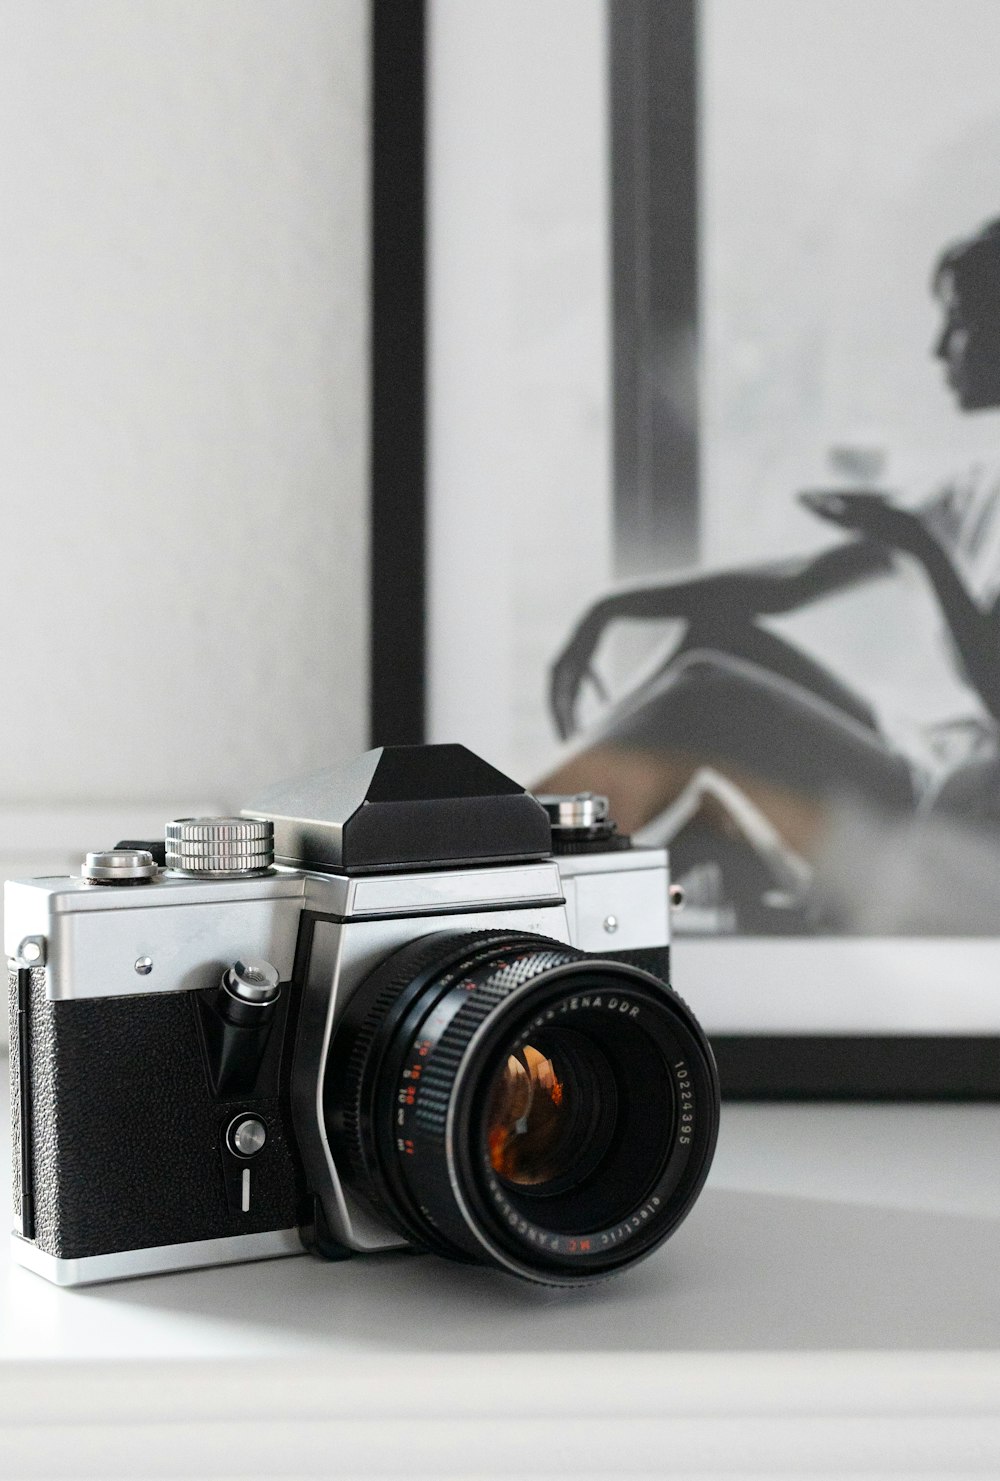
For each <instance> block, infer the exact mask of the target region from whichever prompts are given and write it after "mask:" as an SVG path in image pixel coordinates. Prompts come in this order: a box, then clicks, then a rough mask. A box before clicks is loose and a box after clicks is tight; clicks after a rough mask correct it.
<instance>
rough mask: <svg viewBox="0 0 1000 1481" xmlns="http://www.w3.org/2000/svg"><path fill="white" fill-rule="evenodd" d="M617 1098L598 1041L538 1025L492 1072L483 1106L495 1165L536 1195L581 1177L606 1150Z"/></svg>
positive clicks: (512, 1181) (509, 1179)
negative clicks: (490, 1082)
mask: <svg viewBox="0 0 1000 1481" xmlns="http://www.w3.org/2000/svg"><path fill="white" fill-rule="evenodd" d="M616 1105H617V1092H616V1089H615V1079H614V1075H613V1073H612V1070H611V1066H610V1065H609V1063H608V1060H607V1058H606V1056H605V1055H604V1054H603V1053H602V1052H601V1050H600V1049H599V1048H598V1047H597V1045H596V1044H594V1043H592V1042H591V1041H590V1040H589V1039H587V1038H585V1037H584V1035H582V1034H578V1033H574V1032H573V1031H572V1030H566V1029H555V1030H551V1029H550V1030H545V1029H543V1030H541V1031H540V1032H538V1033H537V1034H535V1035H533V1037H532V1039H531V1041H530V1042H528V1043H526V1044H523V1045H520V1046H519V1047H517V1048H516V1049H512V1050H511V1052H510V1053H509V1054H508V1055H507V1057H506V1059H505V1060H504V1061H503V1062H502V1063H501V1064H500V1066H499V1068H498V1069H497V1071H496V1073H495V1074H494V1077H493V1082H492V1084H491V1086H490V1089H489V1092H488V1095H487V1111H486V1140H487V1146H488V1148H489V1158H490V1165H491V1167H492V1168H493V1171H494V1172H495V1173H496V1174H497V1176H498V1177H501V1178H502V1179H503V1180H504V1182H506V1183H508V1184H510V1185H511V1186H513V1187H517V1188H523V1189H530V1190H531V1191H532V1192H533V1193H535V1194H537V1195H539V1196H543V1195H545V1194H554V1193H557V1192H559V1191H561V1190H562V1189H564V1188H565V1187H567V1186H568V1185H570V1184H573V1183H576V1182H579V1181H581V1180H582V1179H583V1178H584V1177H586V1176H587V1175H588V1174H589V1173H590V1172H591V1171H592V1170H593V1168H594V1167H595V1166H596V1165H597V1164H598V1163H599V1162H600V1160H601V1158H602V1156H603V1154H604V1153H605V1152H606V1151H607V1148H608V1144H609V1142H610V1140H611V1136H612V1133H613V1130H614V1126H615V1120H616V1114H615V1113H616Z"/></svg>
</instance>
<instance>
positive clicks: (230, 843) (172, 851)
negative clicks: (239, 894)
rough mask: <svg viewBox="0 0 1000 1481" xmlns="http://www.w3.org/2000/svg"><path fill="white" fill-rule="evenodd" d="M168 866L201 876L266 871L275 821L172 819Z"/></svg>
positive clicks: (237, 876) (222, 876)
mask: <svg viewBox="0 0 1000 1481" xmlns="http://www.w3.org/2000/svg"><path fill="white" fill-rule="evenodd" d="M166 845H167V868H168V869H178V870H180V871H181V872H182V873H183V874H192V875H195V876H197V877H199V878H203V879H240V878H244V877H246V876H247V875H254V874H267V873H268V871H269V870H270V868H271V866H272V864H273V863H274V824H273V823H271V822H267V821H264V820H262V819H260V818H175V819H174V821H173V822H172V823H168V824H167V831H166Z"/></svg>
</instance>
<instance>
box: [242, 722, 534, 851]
mask: <svg viewBox="0 0 1000 1481" xmlns="http://www.w3.org/2000/svg"><path fill="white" fill-rule="evenodd" d="M243 812H244V816H247V817H255V818H267V819H269V820H270V821H271V822H273V824H274V856H275V862H276V863H279V864H289V865H292V866H296V867H299V868H305V869H316V870H321V871H330V872H336V873H341V874H379V873H385V872H389V871H394V870H397V871H398V870H399V869H400V868H401V867H403V866H407V867H409V868H411V869H412V868H416V869H438V868H442V867H453V866H455V865H457V864H490V863H503V862H506V861H508V860H510V861H514V860H521V859H543V858H546V857H547V856H548V855H549V854H550V853H551V852H552V830H551V825H550V822H549V818H548V815H547V813H546V812H545V810H544V808H543V807H542V806H541V804H540V803H539V802H538V801H537V800H536V799H535V798H534V797H533V796H532V795H531V794H530V793H529V792H526V791H525V789H524V788H523V787H522V786H520V785H519V784H518V783H517V782H515V781H512V780H511V778H510V777H508V776H505V775H504V773H503V772H502V771H498V770H497V768H496V767H495V766H490V765H489V764H488V762H486V761H483V760H481V759H480V757H478V756H476V755H475V754H474V753H473V752H472V751H470V750H468V749H467V748H466V747H465V746H460V745H431V746H379V747H377V748H376V749H375V750H372V751H366V752H365V753H364V754H363V755H362V756H359V757H358V758H357V759H356V760H355V761H352V762H351V763H350V764H349V765H347V766H344V767H328V768H326V769H324V770H323V771H317V772H314V773H313V774H312V775H310V776H307V777H305V778H302V779H300V780H298V781H295V782H284V783H281V784H280V785H278V786H276V787H273V788H270V789H269V790H268V791H266V792H264V793H263V794H262V795H261V796H260V798H259V799H258V800H257V801H256V802H255V803H254V804H253V805H251V806H250V807H247V808H244V809H243Z"/></svg>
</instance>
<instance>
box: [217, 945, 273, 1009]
mask: <svg viewBox="0 0 1000 1481" xmlns="http://www.w3.org/2000/svg"><path fill="white" fill-rule="evenodd" d="M278 983H279V977H278V970H277V968H276V967H272V966H271V963H270V962H265V961H263V960H262V959H261V958H260V957H244V958H243V959H242V960H241V961H238V962H234V963H233V965H232V966H231V967H228V968H227V969H226V971H225V972H224V973H223V975H222V986H223V987H224V988H225V990H226V992H227V993H228V994H229V996H230V997H231V998H237V999H238V1000H239V1001H240V1002H241V1003H252V1004H253V1006H254V1007H255V1008H263V1007H264V1006H265V1005H266V1004H268V1003H273V1002H274V1000H275V998H276V997H277V996H278V993H279V991H280V989H279V986H278Z"/></svg>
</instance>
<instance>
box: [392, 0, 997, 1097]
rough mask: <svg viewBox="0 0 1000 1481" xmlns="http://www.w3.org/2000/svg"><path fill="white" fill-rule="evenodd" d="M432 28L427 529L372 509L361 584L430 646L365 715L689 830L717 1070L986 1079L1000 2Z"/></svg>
mask: <svg viewBox="0 0 1000 1481" xmlns="http://www.w3.org/2000/svg"><path fill="white" fill-rule="evenodd" d="M426 23H427V24H426V34H425V41H426V45H425V48H424V52H425V57H424V63H425V65H424V67H423V69H422V76H423V78H424V81H425V83H426V120H427V128H426V136H425V138H426V152H425V163H426V170H425V174H424V177H423V179H424V195H425V202H426V204H425V220H426V225H427V232H426V262H425V264H423V265H422V269H421V284H422V285H424V284H425V285H426V294H427V296H426V314H425V318H424V334H425V342H424V345H423V349H424V352H425V356H424V359H423V361H422V363H423V365H424V366H425V373H424V378H423V380H422V381H421V382H420V385H419V386H418V387H416V388H414V387H411V391H413V390H415V391H416V394H417V396H418V399H419V409H420V414H419V415H415V416H414V418H413V422H412V427H413V431H414V436H418V435H419V436H421V437H423V436H424V435H426V446H425V447H424V445H423V444H421V448H422V450H423V451H425V453H426V456H425V457H423V458H421V459H420V460H419V461H420V466H421V469H422V475H421V478H420V480H419V481H418V485H417V487H416V489H414V486H413V484H412V483H411V485H409V486H408V488H407V491H406V497H414V498H416V500H417V504H418V506H419V508H420V509H421V510H422V511H423V517H424V519H425V541H424V545H425V549H424V552H423V555H422V558H421V553H420V552H419V551H417V550H415V549H413V548H412V545H411V547H410V548H409V549H408V550H406V551H405V552H400V551H398V549H397V550H396V551H395V552H394V551H393V550H391V549H390V548H389V547H390V546H391V545H392V541H391V540H390V539H387V540H386V541H385V542H383V544H382V545H381V546H380V544H379V541H378V539H377V538H376V544H375V550H374V556H375V564H374V581H375V588H376V589H375V591H374V593H373V595H374V601H375V607H376V611H377V610H378V604H379V603H380V602H385V601H386V600H390V601H391V600H392V594H393V592H394V591H403V590H404V587H403V586H402V585H400V584H399V583H400V582H403V581H405V580H406V579H409V581H410V588H409V597H408V599H407V600H405V601H400V602H399V603H398V605H397V607H396V609H395V611H394V616H393V619H392V620H393V621H394V622H396V623H399V624H403V625H407V624H408V625H409V632H410V634H411V635H412V633H413V632H414V631H417V630H419V644H420V652H419V653H413V652H412V650H411V662H410V664H409V665H407V666H406V667H405V672H404V673H401V670H400V666H399V661H398V650H397V653H396V661H395V664H393V663H391V662H390V661H389V660H388V659H387V660H386V661H385V662H383V663H382V665H381V666H380V665H379V663H376V664H375V670H374V673H373V686H374V688H375V691H376V694H382V696H383V710H382V716H381V719H382V725H381V734H379V735H378V739H380V740H383V741H384V740H385V739H387V738H391V737H387V735H386V734H385V726H386V724H387V723H388V724H389V725H390V727H391V726H393V725H395V726H397V727H398V730H397V734H398V735H399V738H407V739H420V738H426V739H429V740H461V741H463V742H464V743H465V744H467V745H469V746H470V747H471V748H472V749H473V750H476V751H478V752H480V753H481V754H482V755H484V756H486V757H487V758H488V759H489V760H490V761H491V762H493V763H494V764H495V765H499V766H500V767H502V768H504V769H505V770H506V771H508V772H509V773H510V774H511V775H513V776H515V777H517V778H518V780H520V781H523V782H524V783H526V784H527V785H530V786H532V787H533V788H534V789H536V790H539V791H547V792H553V791H555V792H578V791H594V792H599V793H603V794H606V795H608V796H609V797H610V799H611V803H612V811H613V813H614V815H615V816H616V818H617V820H618V823H619V826H620V827H621V829H622V830H623V831H627V832H629V833H631V834H633V836H634V837H635V838H636V839H637V840H638V841H640V842H643V841H644V842H651V843H657V844H666V845H667V846H669V848H670V851H671V860H672V869H673V875H674V879H675V881H676V882H677V883H679V884H681V885H682V886H683V888H684V892H685V898H686V903H685V906H684V909H683V911H681V912H679V913H678V914H677V916H676V919H675V928H676V934H675V945H674V973H673V975H674V979H675V982H676V984H677V985H678V987H679V989H680V991H681V992H682V993H683V994H684V996H685V997H686V998H688V1000H689V1001H690V1002H691V1003H692V1006H693V1007H694V1008H695V1010H696V1012H697V1013H698V1015H699V1017H700V1018H701V1020H702V1022H703V1023H704V1024H705V1026H706V1028H707V1029H708V1031H709V1033H710V1034H711V1036H712V1040H713V1044H714V1046H715V1048H716V1052H717V1054H718V1057H719V1062H720V1070H721V1074H722V1079H723V1085H724V1088H725V1089H726V1090H727V1091H728V1093H729V1094H734V1095H739V1094H743V1095H752V1094H759V1095H760V1094H762V1095H803V1096H806V1095H814V1096H817V1095H818V1096H834V1097H835V1096H949V1095H950V1096H976V1095H979V1096H986V1095H996V1094H997V1093H1000V995H998V994H997V992H996V989H995V982H996V978H997V976H998V971H1000V867H998V866H1000V738H998V722H1000V602H998V593H1000V460H998V455H997V448H998V445H1000V440H998V433H1000V415H998V411H997V408H998V407H1000V193H998V191H997V188H996V185H995V181H994V179H993V176H992V172H991V169H990V163H991V161H992V160H993V159H995V158H996V153H997V146H998V144H1000V101H998V99H997V96H996V89H995V85H994V78H993V76H992V69H991V66H990V60H989V59H990V58H991V57H992V56H995V54H996V48H997V45H998V44H1000V11H998V10H997V8H996V7H995V6H993V5H992V4H991V3H990V0H957V3H950V4H947V6H946V4H945V0H923V3H922V4H921V5H920V6H919V7H913V6H912V5H910V4H908V3H907V0H812V3H811V4H810V5H809V6H803V5H802V4H801V3H800V0H631V3H629V4H622V3H614V0H612V3H611V4H610V5H606V4H604V3H602V0H547V3H546V4H545V5H543V6H538V5H530V4H527V3H525V4H519V3H517V4H510V5H507V6H504V7H491V6H488V5H486V4H483V5H479V4H468V3H467V0H432V3H431V4H430V6H429V8H428V10H427V12H426ZM377 104H378V98H377V97H376V105H377ZM383 164H384V161H383ZM376 167H377V168H378V161H377V160H376ZM411 178H412V177H411ZM378 251H379V246H378V236H376V256H378ZM421 291H422V290H421ZM376 309H377V304H376ZM383 326H384V321H383ZM375 334H376V342H377V341H378V335H379V320H378V314H377V313H376V326H375ZM408 404H409V406H410V410H411V412H412V411H413V410H414V407H416V406H417V402H416V401H411V402H410V403H408ZM397 421H398V417H397ZM406 425H410V423H406ZM375 431H376V437H377V436H378V427H376V429H375ZM383 431H384V432H385V433H386V435H389V434H390V433H391V428H390V427H388V426H387V424H386V423H384V422H383ZM411 451H412V449H411ZM413 461H414V462H416V461H417V460H416V458H415V456H414V458H413ZM394 497H395V498H396V499H397V500H400V499H401V498H403V497H404V495H403V494H402V492H401V491H400V490H399V489H396V491H395V494H394ZM379 498H380V493H379V486H378V482H377V481H376V486H375V499H376V528H377V508H378V504H379ZM383 502H384V495H383ZM411 513H412V511H411ZM380 562H381V563H380ZM404 563H406V564H405V569H394V566H395V567H397V568H398V567H400V566H402V565H403V564H404ZM414 569H416V570H417V571H418V573H419V579H420V581H421V582H422V583H423V590H422V593H417V594H416V595H415V594H414V592H413V590H412V584H413V571H414ZM401 689H405V690H406V691H407V692H408V693H409V695H410V701H409V703H408V705H407V706H406V709H405V712H403V711H401V710H399V709H397V710H396V711H395V712H394V711H393V706H392V702H391V696H392V694H393V693H394V692H396V691H399V690H401ZM414 696H416V697H417V702H416V703H415V702H414Z"/></svg>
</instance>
